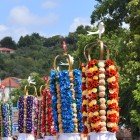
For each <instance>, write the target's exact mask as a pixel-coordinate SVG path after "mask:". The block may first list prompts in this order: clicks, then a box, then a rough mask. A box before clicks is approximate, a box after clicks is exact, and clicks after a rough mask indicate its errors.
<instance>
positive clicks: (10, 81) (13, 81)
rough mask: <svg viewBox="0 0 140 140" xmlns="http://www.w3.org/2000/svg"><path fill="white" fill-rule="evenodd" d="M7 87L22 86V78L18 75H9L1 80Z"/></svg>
mask: <svg viewBox="0 0 140 140" xmlns="http://www.w3.org/2000/svg"><path fill="white" fill-rule="evenodd" d="M1 84H2V85H4V86H5V87H13V88H18V87H19V86H20V79H18V78H16V77H8V78H6V79H4V80H3V81H2V82H1Z"/></svg>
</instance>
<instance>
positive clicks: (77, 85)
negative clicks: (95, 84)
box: [73, 69, 83, 133]
mask: <svg viewBox="0 0 140 140" xmlns="http://www.w3.org/2000/svg"><path fill="white" fill-rule="evenodd" d="M73 75H74V90H75V99H76V107H77V119H78V132H79V133H81V132H82V131H83V121H82V88H81V87H82V78H81V77H82V75H81V71H80V70H77V69H75V70H74V71H73Z"/></svg>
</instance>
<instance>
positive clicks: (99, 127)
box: [92, 125, 102, 132]
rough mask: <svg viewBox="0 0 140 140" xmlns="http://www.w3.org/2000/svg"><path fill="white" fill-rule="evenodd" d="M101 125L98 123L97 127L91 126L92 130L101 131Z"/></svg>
mask: <svg viewBox="0 0 140 140" xmlns="http://www.w3.org/2000/svg"><path fill="white" fill-rule="evenodd" d="M101 128H102V127H101V125H99V126H98V127H97V128H93V129H92V130H93V131H95V132H100V131H101Z"/></svg>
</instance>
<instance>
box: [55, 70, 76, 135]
mask: <svg viewBox="0 0 140 140" xmlns="http://www.w3.org/2000/svg"><path fill="white" fill-rule="evenodd" d="M58 76H59V78H58V81H59V85H60V94H61V111H62V125H63V132H64V133H73V132H74V122H73V111H72V106H71V105H72V92H71V90H70V78H69V72H68V71H66V70H63V71H61V72H59V73H58Z"/></svg>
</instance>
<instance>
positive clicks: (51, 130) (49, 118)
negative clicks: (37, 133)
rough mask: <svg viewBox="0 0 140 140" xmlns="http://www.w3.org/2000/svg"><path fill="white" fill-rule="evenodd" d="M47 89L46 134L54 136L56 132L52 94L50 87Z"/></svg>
mask: <svg viewBox="0 0 140 140" xmlns="http://www.w3.org/2000/svg"><path fill="white" fill-rule="evenodd" d="M45 90H46V125H47V127H46V135H47V136H53V135H55V134H56V130H55V126H54V119H53V114H52V113H53V111H52V106H51V105H52V96H51V93H50V90H49V89H47V88H46V89H45Z"/></svg>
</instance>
